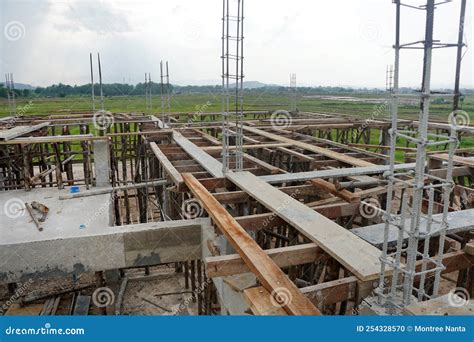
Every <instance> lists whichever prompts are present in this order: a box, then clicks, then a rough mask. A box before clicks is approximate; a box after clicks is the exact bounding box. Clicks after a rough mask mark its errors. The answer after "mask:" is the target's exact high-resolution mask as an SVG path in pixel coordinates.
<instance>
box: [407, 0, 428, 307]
mask: <svg viewBox="0 0 474 342" xmlns="http://www.w3.org/2000/svg"><path fill="white" fill-rule="evenodd" d="M434 7H435V6H434V0H428V1H427V4H426V30H425V42H424V57H423V58H424V62H423V83H422V87H421V110H420V116H419V120H418V121H419V125H418V134H419V139H420V140H421V141H420V142H419V143H418V145H417V148H416V168H415V181H414V190H413V204H412V207H413V214H414V215H413V216H412V218H411V223H410V232H409V237H408V248H407V260H406V276H405V282H404V285H403V302H404V304H406V305H408V304H410V301H411V293H412V290H413V280H414V273H415V267H416V256H417V253H418V242H419V239H418V233H419V227H420V213H421V210H422V202H423V193H424V187H423V185H424V180H425V162H426V143H427V139H428V136H427V135H428V118H429V110H430V91H431V90H430V87H431V54H432V50H433V22H434Z"/></svg>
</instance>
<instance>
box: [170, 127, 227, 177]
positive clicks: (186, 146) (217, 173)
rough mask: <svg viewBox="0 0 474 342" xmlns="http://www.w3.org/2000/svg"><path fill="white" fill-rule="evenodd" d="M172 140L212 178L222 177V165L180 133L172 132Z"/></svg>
mask: <svg viewBox="0 0 474 342" xmlns="http://www.w3.org/2000/svg"><path fill="white" fill-rule="evenodd" d="M173 140H174V141H175V142H176V144H178V145H179V146H180V147H181V148H182V149H183V150H184V151H185V152H186V153H187V154H189V155H190V156H191V157H192V158H193V159H194V160H195V161H197V162H198V163H199V164H200V165H201V166H202V167H203V168H204V169H205V170H206V171H207V172H209V173H210V174H211V175H212V176H213V177H224V174H223V173H222V163H221V162H220V161H218V160H217V159H215V158H213V157H212V156H210V155H209V154H208V153H206V152H204V151H203V150H202V149H201V148H200V147H198V146H196V145H195V144H194V143H192V142H191V141H190V140H189V139H187V138H185V137H184V136H183V135H182V134H181V133H179V132H177V131H173Z"/></svg>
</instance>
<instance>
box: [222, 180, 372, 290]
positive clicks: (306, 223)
mask: <svg viewBox="0 0 474 342" xmlns="http://www.w3.org/2000/svg"><path fill="white" fill-rule="evenodd" d="M226 177H227V178H228V179H229V180H231V181H232V182H233V183H234V184H235V185H237V186H238V187H239V188H241V189H242V190H245V191H246V192H247V193H248V194H249V195H251V196H252V197H253V198H255V199H256V200H257V201H258V202H260V203H261V204H263V205H264V206H265V207H267V208H268V209H270V210H271V211H272V212H274V213H275V214H276V215H277V216H279V217H280V218H282V219H283V220H285V221H286V222H287V223H288V224H290V225H292V226H293V227H294V228H295V229H297V230H298V231H299V232H300V233H301V234H303V235H304V236H306V237H307V238H308V239H310V240H311V241H312V242H314V243H316V244H317V245H318V246H319V247H321V248H322V249H323V250H324V251H325V252H326V253H328V254H330V255H331V256H332V257H333V258H334V259H336V260H337V261H338V262H340V263H341V264H342V265H343V266H344V267H345V268H346V269H347V270H349V271H350V272H352V273H353V274H355V275H356V276H357V277H358V278H359V279H361V280H363V281H367V280H373V279H377V278H378V276H379V273H380V268H381V266H380V260H379V257H380V250H379V249H377V248H376V247H374V246H372V245H371V244H369V243H368V242H366V241H365V240H363V239H361V238H360V237H358V236H356V235H355V234H353V233H351V232H350V231H348V230H347V229H345V228H344V227H341V226H340V225H338V224H337V223H335V222H333V221H331V220H330V219H328V218H327V217H325V216H323V215H321V214H319V213H318V212H316V211H314V210H313V209H311V208H309V207H308V206H306V205H304V204H303V203H301V202H299V201H298V200H296V199H294V198H293V197H292V196H289V195H287V194H285V193H283V192H282V191H280V190H278V189H277V188H274V187H273V186H271V185H270V184H268V183H266V182H264V181H262V180H261V179H259V178H258V177H256V176H254V175H252V174H251V173H249V172H229V173H227V174H226Z"/></svg>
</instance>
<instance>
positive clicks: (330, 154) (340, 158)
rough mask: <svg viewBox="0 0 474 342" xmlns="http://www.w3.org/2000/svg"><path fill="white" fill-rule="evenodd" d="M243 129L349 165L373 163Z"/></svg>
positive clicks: (257, 130) (255, 129)
mask: <svg viewBox="0 0 474 342" xmlns="http://www.w3.org/2000/svg"><path fill="white" fill-rule="evenodd" d="M243 129H244V130H245V131H247V132H252V133H254V134H258V135H260V136H263V137H266V138H268V139H273V140H276V141H280V142H284V143H290V144H292V145H293V146H296V147H300V148H302V149H305V150H307V151H311V152H314V153H319V154H321V155H323V156H326V157H328V158H331V159H334V160H338V161H341V162H343V163H346V164H349V165H353V166H371V165H374V164H372V163H369V162H366V161H363V160H360V159H358V158H354V157H350V156H346V155H344V154H342V153H339V152H334V151H331V150H329V149H327V148H323V147H319V146H314V145H311V144H308V143H305V142H302V141H298V140H294V139H289V138H285V137H282V136H279V135H277V134H273V133H269V132H265V131H263V130H260V129H258V128H254V127H248V126H244V127H243Z"/></svg>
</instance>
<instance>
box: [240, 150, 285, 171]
mask: <svg viewBox="0 0 474 342" xmlns="http://www.w3.org/2000/svg"><path fill="white" fill-rule="evenodd" d="M244 159H245V160H247V161H249V162H251V163H252V164H255V165H257V166H259V167H261V168H262V169H264V170H267V171H269V172H270V173H271V174H277V173H286V171H285V170H283V169H280V168H279V167H276V166H273V165H271V164H268V163H266V162H264V161H262V160H260V159H258V158H255V157H254V156H251V155H250V154H247V153H244Z"/></svg>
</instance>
